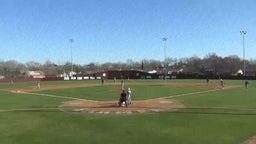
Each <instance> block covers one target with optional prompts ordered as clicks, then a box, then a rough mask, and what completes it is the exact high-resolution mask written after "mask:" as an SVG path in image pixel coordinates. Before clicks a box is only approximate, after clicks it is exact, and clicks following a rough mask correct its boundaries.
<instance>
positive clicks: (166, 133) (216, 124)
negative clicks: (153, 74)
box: [0, 80, 256, 144]
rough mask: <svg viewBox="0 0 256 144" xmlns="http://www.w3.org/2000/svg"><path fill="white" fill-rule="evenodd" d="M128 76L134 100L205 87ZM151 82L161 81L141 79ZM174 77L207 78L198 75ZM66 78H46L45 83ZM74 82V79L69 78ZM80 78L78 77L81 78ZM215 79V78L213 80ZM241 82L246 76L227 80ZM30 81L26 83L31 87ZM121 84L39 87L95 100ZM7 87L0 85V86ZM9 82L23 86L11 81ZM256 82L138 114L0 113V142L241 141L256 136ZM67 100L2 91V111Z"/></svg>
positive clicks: (236, 143) (206, 143)
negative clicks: (172, 109)
mask: <svg viewBox="0 0 256 144" xmlns="http://www.w3.org/2000/svg"><path fill="white" fill-rule="evenodd" d="M133 82H134V83H135V82H138V81H132V80H131V81H130V84H129V87H131V88H132V89H134V91H133V95H134V97H133V99H134V100H142V99H149V98H156V97H163V96H172V95H177V94H184V93H191V92H200V91H206V90H207V89H200V88H192V87H175V86H150V87H149V86H143V85H136V84H133ZM139 82H143V83H152V82H159V81H152V80H151V81H146V80H144V81H139ZM172 82H191V83H205V81H203V80H202V81H200V80H184V81H183V80H181V81H178V80H175V81H167V83H172ZM66 83H68V82H45V83H43V84H45V85H54V84H66ZM72 83H75V82H72ZM79 83H82V82H79ZM211 83H216V84H217V83H218V81H211ZM225 83H226V84H228V85H243V83H244V81H226V82H225ZM31 85H33V84H30V83H29V84H27V86H31ZM119 86H120V85H118V86H116V85H109V86H104V87H98V86H97V87H85V88H72V89H59V90H49V91H41V92H40V93H47V94H55V95H59V96H70V97H78V98H85V99H95V100H117V99H118V97H119V92H118V91H117V92H113V91H112V90H113V89H114V90H115V89H120V88H119ZM6 87H8V85H7V84H0V88H6ZM12 87H26V84H17V85H16V84H14V86H12ZM255 92H256V85H255V84H254V82H253V81H251V86H250V88H249V90H245V89H244V88H242V87H240V88H235V89H228V90H225V89H224V90H218V91H214V92H209V93H202V94H195V95H187V96H181V97H175V98H173V99H175V100H178V101H180V102H182V103H183V104H184V105H185V106H186V107H187V108H185V109H180V110H178V111H176V112H171V113H158V114H142V115H139V114H136V115H99V114H85V115H76V114H70V113H66V112H62V111H59V110H58V109H50V110H35V111H9V112H0V143H1V144H2V143H3V144H28V143H38V144H45V143H47V144H56V143H62V144H70V143H73V144H83V143H90V144H100V143H106V144H108V143H109V144H115V143H116V144H119V143H123V144H130V143H133V144H141V143H147V144H155V143H173V144H240V143H242V142H243V141H245V140H246V139H247V138H249V137H251V136H253V135H256V126H255V122H256V112H255V110H254V109H255V108H256V96H255ZM64 101H66V99H60V98H51V97H42V96H35V95H26V94H19V93H9V92H4V91H0V110H6V109H20V108H41V107H45V108H47V107H50V108H57V107H58V106H59V105H60V104H61V103H62V102H64Z"/></svg>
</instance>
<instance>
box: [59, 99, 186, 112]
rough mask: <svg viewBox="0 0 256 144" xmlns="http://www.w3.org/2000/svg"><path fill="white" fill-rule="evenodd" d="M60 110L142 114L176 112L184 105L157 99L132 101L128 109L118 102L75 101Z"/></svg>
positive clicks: (67, 103) (65, 104)
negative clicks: (120, 105)
mask: <svg viewBox="0 0 256 144" xmlns="http://www.w3.org/2000/svg"><path fill="white" fill-rule="evenodd" d="M59 108H60V109H61V110H63V111H67V112H72V113H81V114H83V113H91V114H93V113H95V114H140V113H158V112H170V111H175V110H177V109H179V108H184V105H183V104H181V103H179V102H177V101H174V100H169V99H164V98H157V99H150V100H143V101H132V104H130V105H128V107H119V106H118V101H93V100H75V101H68V102H65V103H63V104H62V105H61V106H60V107H59Z"/></svg>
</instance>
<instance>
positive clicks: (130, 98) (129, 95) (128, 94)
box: [127, 88, 132, 104]
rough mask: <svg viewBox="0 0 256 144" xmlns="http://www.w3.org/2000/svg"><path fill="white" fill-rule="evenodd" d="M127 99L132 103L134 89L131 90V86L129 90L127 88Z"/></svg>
mask: <svg viewBox="0 0 256 144" xmlns="http://www.w3.org/2000/svg"><path fill="white" fill-rule="evenodd" d="M127 101H128V104H132V90H131V88H128V90H127Z"/></svg>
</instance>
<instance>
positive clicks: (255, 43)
mask: <svg viewBox="0 0 256 144" xmlns="http://www.w3.org/2000/svg"><path fill="white" fill-rule="evenodd" d="M255 6H256V1H255V0H0V15H1V19H0V50H1V53H0V60H3V61H7V60H16V61H18V62H21V63H26V62H29V61H36V62H40V63H44V62H45V61H46V60H51V61H53V62H55V63H57V64H62V63H64V62H67V61H70V55H71V52H70V49H71V48H70V43H69V38H73V39H74V43H73V63H76V64H87V63H89V62H98V63H105V62H125V61H126V60H127V59H132V60H134V61H141V60H142V59H156V60H161V61H162V60H164V42H163V41H162V38H163V37H167V38H168V40H167V43H166V48H167V53H166V56H167V57H172V58H184V57H191V56H198V57H201V58H203V57H204V56H206V55H207V54H209V53H216V54H217V55H219V56H222V57H225V56H230V55H238V56H239V57H241V58H242V56H243V47H242V36H241V35H240V31H241V30H246V31H247V34H246V35H245V48H246V59H256V57H255V56H256V8H255Z"/></svg>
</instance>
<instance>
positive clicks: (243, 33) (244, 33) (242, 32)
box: [240, 31, 247, 76]
mask: <svg viewBox="0 0 256 144" xmlns="http://www.w3.org/2000/svg"><path fill="white" fill-rule="evenodd" d="M246 33H247V32H246V31H240V34H241V35H242V36H243V61H244V73H243V74H244V76H245V43H244V35H246Z"/></svg>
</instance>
